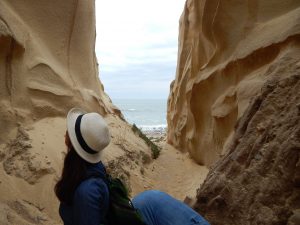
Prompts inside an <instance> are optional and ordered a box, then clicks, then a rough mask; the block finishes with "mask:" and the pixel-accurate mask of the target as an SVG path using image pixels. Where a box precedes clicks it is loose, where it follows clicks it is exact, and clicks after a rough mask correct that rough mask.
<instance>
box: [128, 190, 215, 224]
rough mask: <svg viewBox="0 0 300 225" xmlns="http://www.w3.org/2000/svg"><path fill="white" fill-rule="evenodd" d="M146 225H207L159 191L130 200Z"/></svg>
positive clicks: (190, 211) (142, 194)
mask: <svg viewBox="0 0 300 225" xmlns="http://www.w3.org/2000/svg"><path fill="white" fill-rule="evenodd" d="M132 203H133V205H134V207H135V208H136V209H137V210H138V211H139V212H140V213H141V214H142V216H143V218H144V221H145V222H146V223H147V225H192V224H198V225H209V223H208V222H207V221H206V220H205V219H204V218H203V217H202V216H200V215H199V214H198V213H196V212H195V211H194V210H193V209H191V208H190V207H189V206H187V205H186V204H184V203H183V202H180V201H178V200H177V199H175V198H173V197H171V196H170V195H168V194H166V193H163V192H161V191H154V190H151V191H145V192H142V193H140V194H139V195H137V196H135V197H134V198H133V200H132Z"/></svg>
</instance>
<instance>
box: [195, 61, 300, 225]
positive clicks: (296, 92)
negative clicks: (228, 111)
mask: <svg viewBox="0 0 300 225" xmlns="http://www.w3.org/2000/svg"><path fill="white" fill-rule="evenodd" d="M194 207H195V209H196V210H197V211H198V212H199V213H201V214H202V215H203V216H205V217H206V218H207V219H208V221H210V222H211V224H212V225H223V224H231V225H235V224H244V225H250V224H251V225H256V224H257V225H258V224H265V225H275V224H276V225H277V224H278V225H279V224H289V225H296V224H299V222H300V220H299V218H300V217H299V215H300V214H299V210H300V70H299V66H298V74H297V75H294V76H291V77H289V78H283V79H282V78H281V77H280V78H279V77H278V78H277V79H274V80H272V81H269V82H267V83H266V84H265V85H264V87H263V89H262V93H261V94H259V96H258V97H256V98H255V99H253V101H251V103H250V105H249V107H248V108H247V110H246V111H245V113H244V115H243V116H242V117H241V118H240V120H239V122H238V124H237V127H236V131H235V135H234V137H233V141H232V143H231V145H230V146H229V153H228V154H227V155H226V156H224V157H223V158H222V159H220V160H219V161H218V162H217V163H216V164H215V165H214V166H213V167H212V168H211V170H210V172H209V174H208V176H207V178H206V180H205V182H204V184H203V185H202V186H201V188H200V189H199V190H198V191H197V203H196V204H195V206H194Z"/></svg>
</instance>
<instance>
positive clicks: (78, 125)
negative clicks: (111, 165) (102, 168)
mask: <svg viewBox="0 0 300 225" xmlns="http://www.w3.org/2000/svg"><path fill="white" fill-rule="evenodd" d="M67 129H68V134H69V137H70V140H71V143H72V145H73V147H74V149H75V151H76V152H77V153H78V155H79V156H80V157H81V158H83V159H84V160H86V161H87V162H90V163H98V162H100V160H101V152H102V150H103V149H104V148H105V147H106V146H107V145H108V144H109V142H110V134H109V131H108V126H107V124H106V122H105V120H104V119H103V117H102V116H101V115H99V114H98V113H95V112H92V113H87V112H85V111H84V110H82V109H80V108H73V109H71V110H70V111H69V112H68V115H67Z"/></svg>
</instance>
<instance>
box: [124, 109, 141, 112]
mask: <svg viewBox="0 0 300 225" xmlns="http://www.w3.org/2000/svg"><path fill="white" fill-rule="evenodd" d="M122 111H124V112H126V111H129V112H133V111H137V110H136V109H122Z"/></svg>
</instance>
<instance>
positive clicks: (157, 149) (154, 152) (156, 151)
mask: <svg viewBox="0 0 300 225" xmlns="http://www.w3.org/2000/svg"><path fill="white" fill-rule="evenodd" d="M131 129H132V131H133V132H134V133H136V134H137V135H139V137H140V138H142V139H143V140H144V141H145V142H146V144H147V145H148V146H149V147H150V148H151V152H152V158H153V159H157V158H158V156H159V153H160V150H161V149H160V147H158V146H157V145H156V144H154V143H153V142H152V141H151V140H150V139H149V138H148V137H147V136H146V135H145V134H144V133H143V132H142V131H141V130H140V129H139V128H138V127H137V126H136V125H135V124H133V125H132V128H131Z"/></svg>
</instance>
